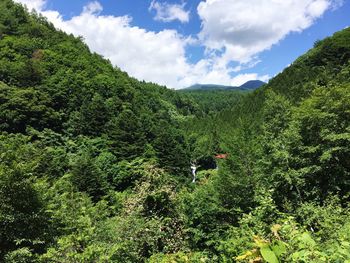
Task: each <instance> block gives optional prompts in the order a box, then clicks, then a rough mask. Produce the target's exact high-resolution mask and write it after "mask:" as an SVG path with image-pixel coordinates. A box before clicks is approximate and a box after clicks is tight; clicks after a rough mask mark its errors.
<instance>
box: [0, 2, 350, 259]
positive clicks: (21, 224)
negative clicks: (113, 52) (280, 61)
mask: <svg viewBox="0 0 350 263" xmlns="http://www.w3.org/2000/svg"><path fill="white" fill-rule="evenodd" d="M349 59H350V29H346V30H343V31H341V32H338V33H336V34H334V36H332V37H330V38H327V39H325V40H323V41H320V42H317V43H316V44H315V47H314V48H313V49H311V50H310V51H309V52H307V53H306V54H305V55H304V56H302V57H300V58H299V59H298V60H297V61H295V62H294V63H293V64H292V65H291V66H290V67H288V68H287V69H286V70H284V71H283V72H282V73H281V74H279V75H278V76H276V77H275V78H274V79H272V80H271V81H270V82H269V83H268V84H267V85H264V86H263V87H262V88H260V89H257V90H255V91H253V92H251V93H245V94H244V95H241V93H235V92H231V91H213V92H212V93H211V94H214V93H215V94H216V95H215V97H214V98H215V99H214V100H212V102H213V104H210V98H209V97H208V98H207V99H206V102H205V103H204V104H199V103H198V97H196V96H197V95H196V91H194V93H191V92H189V93H187V92H174V91H171V90H168V89H166V88H165V87H160V86H158V85H155V84H151V83H145V82H140V81H138V80H135V79H133V78H130V77H129V76H128V75H127V74H126V73H125V72H121V71H120V70H119V69H118V68H114V67H113V66H112V65H111V64H110V63H109V62H108V61H106V60H105V59H103V58H102V57H101V56H99V55H97V54H92V53H91V52H90V51H89V49H88V47H87V46H86V45H85V44H84V43H83V42H82V41H81V39H79V38H75V37H73V36H71V35H67V34H65V33H63V32H60V31H57V30H56V29H55V28H54V27H53V26H52V25H51V24H50V23H48V22H47V21H46V20H45V19H44V18H42V17H40V16H37V15H35V14H31V15H30V14H28V13H27V12H26V11H25V10H24V9H23V8H22V7H21V6H20V5H17V4H14V3H13V2H12V1H10V0H3V1H1V2H0V132H1V133H0V261H1V262H8V263H10V262H11V263H12V262H79V263H80V262H81V263H83V262H150V263H155V262H237V261H243V262H244V261H254V262H263V261H266V262H345V261H346V260H350V254H349V243H350V237H349V232H350V224H349V222H350V207H349V201H350V197H349V193H350V179H349V178H350V173H349V171H350V162H349V160H350V147H349V145H350V118H349V116H350V92H349V89H350V82H349V79H350V61H349ZM191 94H192V95H191ZM203 94H210V92H208V93H205V92H203ZM227 94H232V97H230V98H228V100H227V101H226V102H228V103H227V105H226V106H225V109H224V110H223V109H222V108H220V107H217V106H218V105H219V102H220V100H221V99H222V98H223V97H226V96H227ZM198 96H202V95H198ZM206 96H207V95H206ZM208 109H210V110H209V111H210V114H208V113H209V111H208ZM199 116H200V117H199ZM216 154H224V155H223V156H225V158H223V159H215V157H214V156H215V155H216ZM191 166H192V167H193V166H196V169H193V168H192V172H195V171H197V174H195V177H194V178H192V176H193V174H192V173H191V169H190V167H191ZM213 168H216V169H213ZM192 179H196V180H194V181H195V183H191V181H192Z"/></svg>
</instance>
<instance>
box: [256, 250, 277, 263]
mask: <svg viewBox="0 0 350 263" xmlns="http://www.w3.org/2000/svg"><path fill="white" fill-rule="evenodd" d="M260 253H261V255H262V257H263V258H264V259H265V260H266V261H267V262H268V263H279V261H278V258H277V257H276V255H275V253H274V252H273V251H272V250H271V248H270V247H269V246H264V247H262V248H261V249H260Z"/></svg>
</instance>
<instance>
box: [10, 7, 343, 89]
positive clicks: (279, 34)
mask: <svg viewBox="0 0 350 263" xmlns="http://www.w3.org/2000/svg"><path fill="white" fill-rule="evenodd" d="M16 1H17V2H21V3H24V4H26V5H27V6H28V8H30V9H31V8H34V9H36V10H37V11H38V12H40V13H41V14H42V15H44V16H46V17H47V18H48V19H49V20H50V21H51V22H52V23H53V24H54V25H55V26H56V27H57V28H60V29H62V30H64V31H65V32H67V33H72V34H74V35H75V36H83V38H84V39H85V42H86V43H87V44H88V45H89V47H90V49H91V50H92V51H94V52H97V53H99V54H101V55H103V56H104V57H106V58H108V59H109V60H110V61H111V62H112V63H113V65H116V66H118V67H119V68H121V69H122V70H124V71H126V72H128V73H129V74H130V75H132V76H134V77H136V78H138V79H140V80H146V81H152V82H156V83H159V84H162V85H167V86H168V87H170V88H182V87H186V86H190V85H192V84H195V83H203V84H208V83H210V84H213V83H214V84H224V85H233V86H236V85H241V84H243V83H244V82H245V81H247V80H251V79H260V80H263V81H267V80H268V79H269V76H267V75H258V74H256V73H250V74H240V72H241V71H242V70H244V69H246V68H250V67H253V66H255V65H256V63H258V62H259V60H258V58H257V54H258V53H259V52H261V51H263V50H266V49H268V48H270V47H271V46H272V45H273V44H275V43H277V42H278V41H280V40H281V39H283V38H284V37H285V36H286V35H287V34H288V33H290V32H299V31H302V30H303V29H305V28H307V27H309V26H310V25H311V24H312V23H313V22H314V20H315V19H316V18H317V17H320V16H321V15H322V14H323V13H324V12H325V10H327V9H331V8H334V7H335V5H336V4H337V5H339V3H340V1H339V0H334V1H332V0H251V1H246V0H206V1H202V2H201V3H200V4H199V6H198V13H199V15H200V18H201V19H202V28H201V32H200V34H199V41H198V39H197V41H196V40H194V39H193V38H191V37H186V36H183V35H181V34H179V33H178V32H177V31H176V30H162V31H159V32H154V31H149V30H146V29H143V28H140V27H137V26H134V25H133V24H132V18H131V17H130V16H112V15H102V11H103V7H102V5H101V4H100V3H99V2H98V1H93V2H90V3H88V4H87V5H86V6H85V7H83V9H82V10H83V11H82V13H81V14H80V15H77V16H74V17H72V18H70V19H69V20H64V19H63V17H62V15H61V14H60V13H59V12H57V11H55V10H47V9H45V3H46V1H45V0H16ZM152 6H153V7H152ZM156 6H158V7H159V6H160V9H159V10H163V11H161V12H158V13H157V14H158V15H159V17H163V18H164V19H165V18H166V17H170V15H169V16H166V15H165V14H167V13H166V12H165V11H164V10H165V9H166V8H165V7H164V6H169V4H165V3H163V4H159V3H158V2H156V1H153V2H152V4H151V7H150V8H151V9H152V8H153V9H154V8H156ZM180 7H181V10H182V9H183V8H184V6H183V4H182V5H180ZM156 10H157V9H156ZM162 12H163V13H162ZM164 12H165V13H164ZM184 12H185V13H186V11H184ZM175 13H176V12H175ZM186 14H187V13H186ZM173 16H175V15H173ZM169 19H170V18H169ZM176 19H179V20H180V21H181V20H182V21H187V19H188V15H183V17H182V18H179V16H178V18H176ZM198 44H202V45H204V46H205V47H206V54H205V56H204V57H203V59H201V60H200V61H198V62H197V63H190V62H189V61H188V57H187V55H186V50H187V48H188V47H189V46H191V45H198ZM232 61H236V62H237V61H238V62H239V63H238V65H237V63H236V66H231V65H232V63H231V62H232Z"/></svg>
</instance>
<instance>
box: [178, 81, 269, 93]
mask: <svg viewBox="0 0 350 263" xmlns="http://www.w3.org/2000/svg"><path fill="white" fill-rule="evenodd" d="M265 84H266V83H265V82H263V81H261V80H249V81H247V82H246V83H244V84H243V85H241V86H237V87H235V86H225V85H217V84H194V85H192V86H190V87H188V88H185V89H183V90H240V91H248V90H255V89H257V88H260V87H261V86H263V85H265Z"/></svg>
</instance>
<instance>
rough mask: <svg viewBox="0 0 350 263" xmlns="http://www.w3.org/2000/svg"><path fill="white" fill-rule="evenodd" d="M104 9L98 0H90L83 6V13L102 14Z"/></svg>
mask: <svg viewBox="0 0 350 263" xmlns="http://www.w3.org/2000/svg"><path fill="white" fill-rule="evenodd" d="M102 11H103V7H102V5H101V4H100V3H99V2H97V1H94V2H90V3H88V4H87V5H86V6H84V8H83V13H87V14H100V13H101V12H102Z"/></svg>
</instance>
